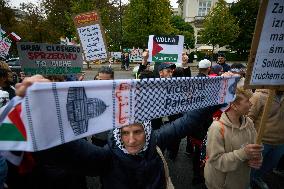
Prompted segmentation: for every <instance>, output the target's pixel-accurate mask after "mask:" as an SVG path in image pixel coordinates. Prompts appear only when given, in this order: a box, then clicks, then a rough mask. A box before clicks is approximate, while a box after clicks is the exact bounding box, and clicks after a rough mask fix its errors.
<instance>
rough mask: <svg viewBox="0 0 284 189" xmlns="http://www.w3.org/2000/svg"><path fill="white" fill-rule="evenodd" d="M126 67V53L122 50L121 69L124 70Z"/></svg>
mask: <svg viewBox="0 0 284 189" xmlns="http://www.w3.org/2000/svg"><path fill="white" fill-rule="evenodd" d="M124 69H125V54H124V52H123V51H122V52H121V66H120V70H124Z"/></svg>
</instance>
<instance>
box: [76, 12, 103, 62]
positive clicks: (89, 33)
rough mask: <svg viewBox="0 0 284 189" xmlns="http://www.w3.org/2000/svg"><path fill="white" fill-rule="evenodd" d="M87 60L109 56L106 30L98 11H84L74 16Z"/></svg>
mask: <svg viewBox="0 0 284 189" xmlns="http://www.w3.org/2000/svg"><path fill="white" fill-rule="evenodd" d="M74 23H75V25H76V27H77V33H78V35H79V38H80V41H81V45H82V47H83V51H84V55H85V59H86V61H94V60H102V59H106V58H107V48H106V43H105V37H104V31H103V29H102V26H101V23H100V17H99V14H98V12H96V11H93V12H89V13H83V14H80V15H77V16H75V17H74Z"/></svg>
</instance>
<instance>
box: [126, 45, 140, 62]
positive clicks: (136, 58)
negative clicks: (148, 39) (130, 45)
mask: <svg viewBox="0 0 284 189" xmlns="http://www.w3.org/2000/svg"><path fill="white" fill-rule="evenodd" d="M142 53H143V49H139V48H138V49H131V51H130V54H129V60H130V62H142V59H143V57H142Z"/></svg>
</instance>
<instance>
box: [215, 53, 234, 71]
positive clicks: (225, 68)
mask: <svg viewBox="0 0 284 189" xmlns="http://www.w3.org/2000/svg"><path fill="white" fill-rule="evenodd" d="M217 63H218V64H219V65H221V66H222V67H223V72H228V71H230V69H231V67H230V66H229V64H227V63H226V56H225V54H223V53H219V54H218V62H217Z"/></svg>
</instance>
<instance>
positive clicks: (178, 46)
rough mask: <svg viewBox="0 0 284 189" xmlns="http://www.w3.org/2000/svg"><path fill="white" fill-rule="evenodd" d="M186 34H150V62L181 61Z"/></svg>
mask: <svg viewBox="0 0 284 189" xmlns="http://www.w3.org/2000/svg"><path fill="white" fill-rule="evenodd" d="M183 43H184V36H182V35H178V36H156V35H150V36H149V42H148V49H149V61H150V62H152V61H153V62H174V63H175V62H181V55H182V52H183Z"/></svg>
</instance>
